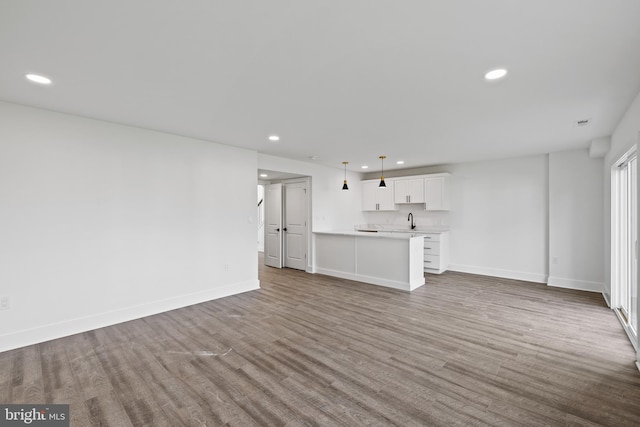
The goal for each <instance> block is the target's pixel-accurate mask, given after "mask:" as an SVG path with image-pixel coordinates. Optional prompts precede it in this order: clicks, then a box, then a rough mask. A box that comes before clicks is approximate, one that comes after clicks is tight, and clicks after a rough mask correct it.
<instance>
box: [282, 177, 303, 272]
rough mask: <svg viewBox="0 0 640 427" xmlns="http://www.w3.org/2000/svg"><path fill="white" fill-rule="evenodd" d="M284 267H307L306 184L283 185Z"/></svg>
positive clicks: (301, 268) (299, 268) (300, 268)
mask: <svg viewBox="0 0 640 427" xmlns="http://www.w3.org/2000/svg"><path fill="white" fill-rule="evenodd" d="M284 206H285V208H284V221H285V226H284V228H283V230H284V266H285V267H289V268H295V269H298V270H305V269H306V266H307V184H306V183H304V182H296V183H290V184H285V185H284Z"/></svg>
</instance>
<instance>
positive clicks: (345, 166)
mask: <svg viewBox="0 0 640 427" xmlns="http://www.w3.org/2000/svg"><path fill="white" fill-rule="evenodd" d="M342 164H343V165H344V184H342V189H343V190H348V189H349V186H348V185H347V165H348V164H349V162H342Z"/></svg>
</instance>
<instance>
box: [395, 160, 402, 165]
mask: <svg viewBox="0 0 640 427" xmlns="http://www.w3.org/2000/svg"><path fill="white" fill-rule="evenodd" d="M396 165H404V160H398V161H397V162H396Z"/></svg>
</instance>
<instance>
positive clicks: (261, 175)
mask: <svg viewBox="0 0 640 427" xmlns="http://www.w3.org/2000/svg"><path fill="white" fill-rule="evenodd" d="M268 176H269V175H267V174H266V173H261V174H260V177H261V178H266V177H268Z"/></svg>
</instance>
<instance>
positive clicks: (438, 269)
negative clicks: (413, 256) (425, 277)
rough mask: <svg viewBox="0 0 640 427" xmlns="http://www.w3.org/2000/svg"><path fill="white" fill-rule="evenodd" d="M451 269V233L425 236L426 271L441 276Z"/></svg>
mask: <svg viewBox="0 0 640 427" xmlns="http://www.w3.org/2000/svg"><path fill="white" fill-rule="evenodd" d="M448 268H449V233H447V232H443V233H428V234H425V235H424V271H425V272H426V273H434V274H441V273H443V272H445V271H447V269H448Z"/></svg>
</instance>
